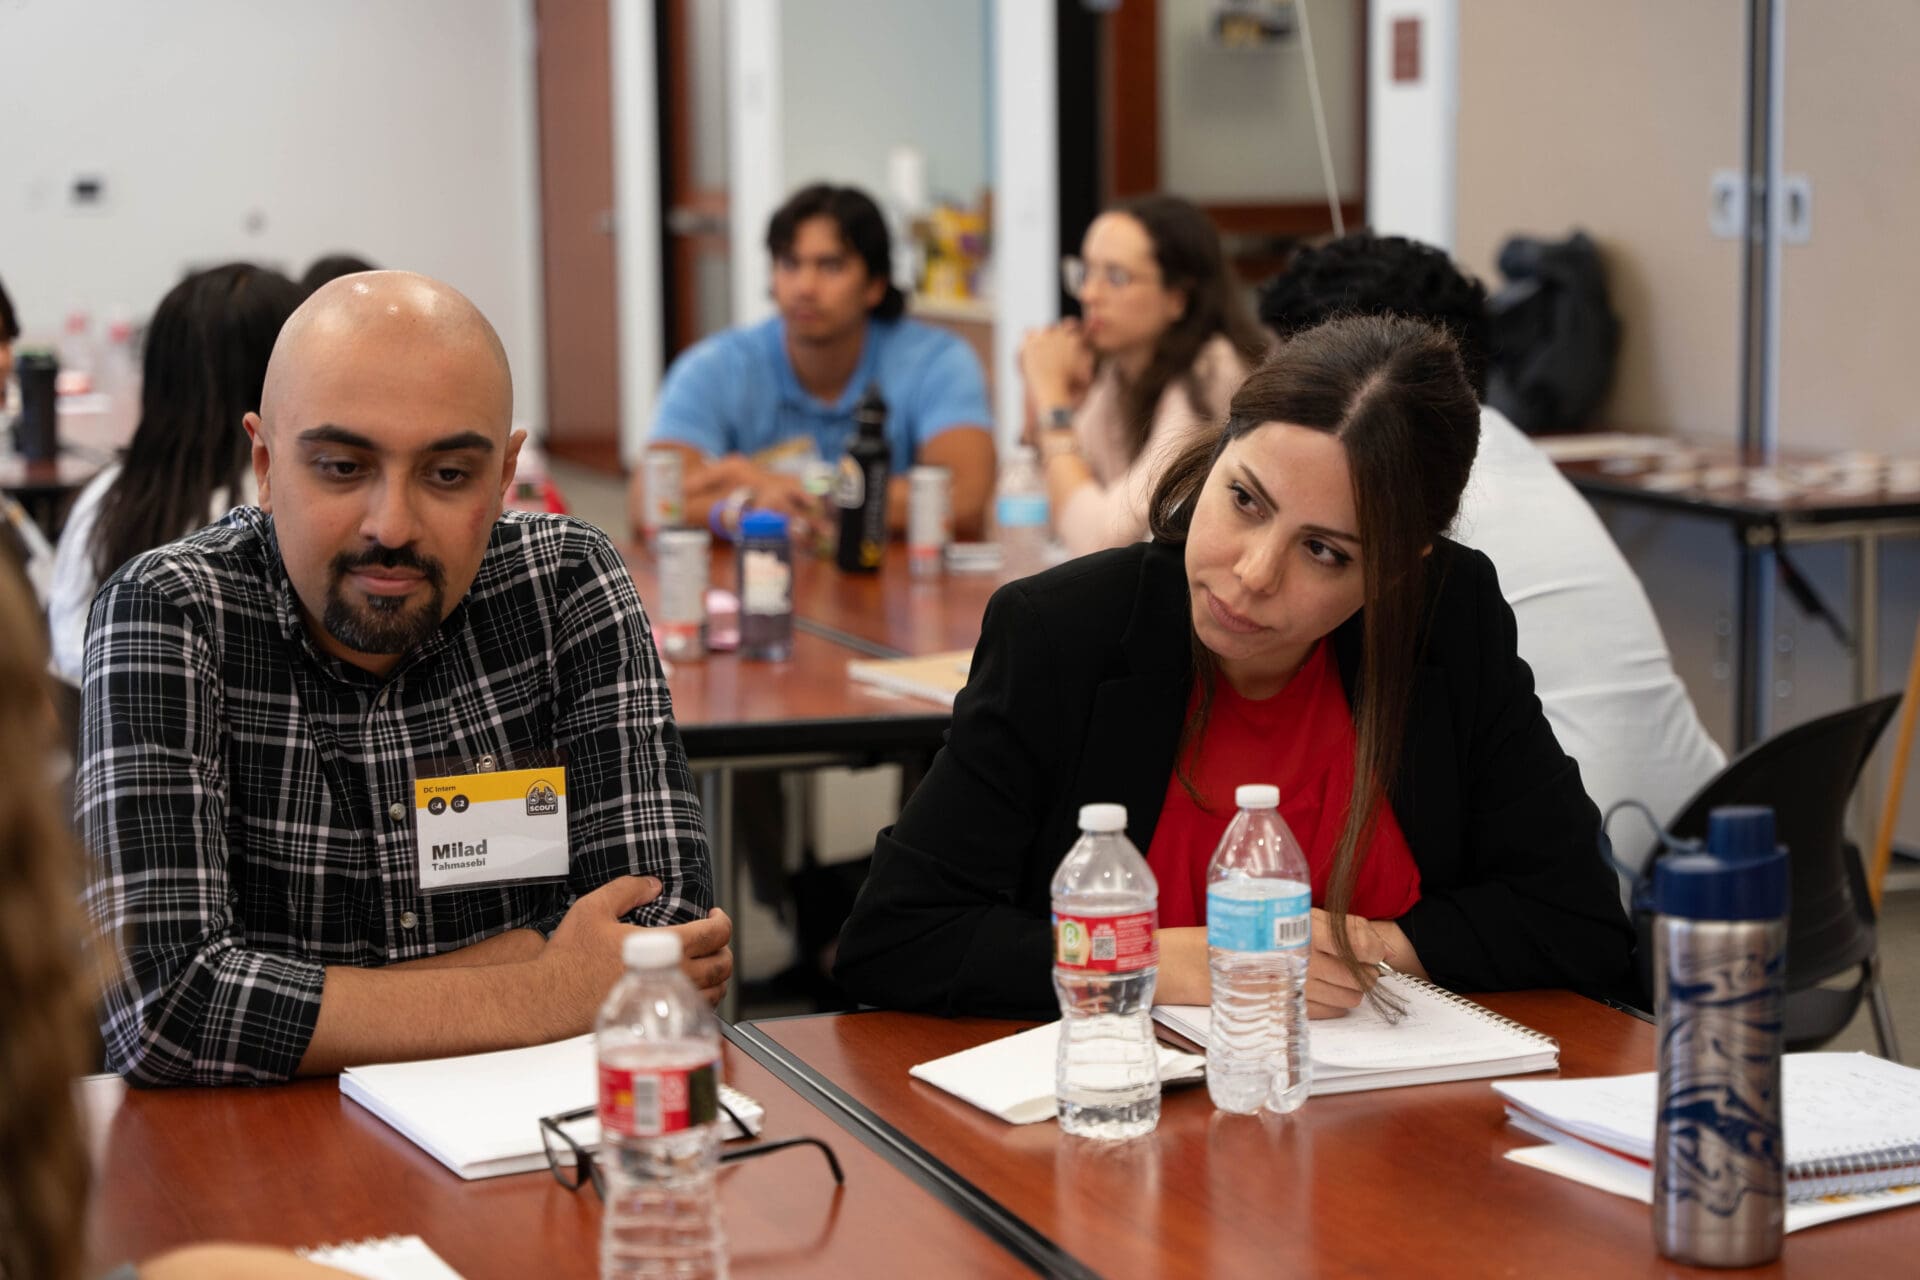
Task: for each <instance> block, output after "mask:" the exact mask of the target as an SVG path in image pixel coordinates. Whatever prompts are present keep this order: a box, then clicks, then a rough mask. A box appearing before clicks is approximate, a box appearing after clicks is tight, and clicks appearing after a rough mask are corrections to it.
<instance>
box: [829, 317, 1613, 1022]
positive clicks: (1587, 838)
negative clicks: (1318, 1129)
mask: <svg viewBox="0 0 1920 1280" xmlns="http://www.w3.org/2000/svg"><path fill="white" fill-rule="evenodd" d="M1478 417H1479V410H1478V405H1477V404H1476V402H1475V400H1474V396H1473V393H1472V391H1471V389H1470V388H1469V387H1468V385H1467V382H1466V379H1465V377H1464V376H1463V374H1462V372H1461V368H1460V360H1459V356H1458V354H1457V352H1456V351H1455V349H1454V346H1453V344H1452V342H1451V341H1450V340H1449V339H1448V338H1447V337H1446V336H1445V335H1444V334H1442V333H1441V332H1440V331H1438V330H1435V329H1432V328H1429V327H1427V326H1425V325H1421V324H1417V323H1414V322H1411V321H1405V320H1395V319H1383V318H1355V319H1343V320H1334V321H1331V322H1329V323H1327V324H1324V325H1321V326H1319V327H1317V328H1314V329H1311V330H1308V331H1306V332H1304V333H1301V334H1299V335H1298V336H1296V337H1294V338H1293V339H1292V340H1291V341H1289V342H1288V343H1286V344H1285V345H1284V346H1283V347H1281V348H1280V349H1278V350H1277V351H1275V353H1274V354H1273V355H1272V356H1270V357H1269V358H1268V359H1267V361H1266V363H1265V364H1263V365H1262V366H1261V367H1260V368H1259V369H1258V370H1256V371H1255V372H1254V373H1253V374H1252V375H1251V376H1250V377H1248V379H1247V380H1246V382H1245V383H1244V384H1243V385H1242V386H1241V388H1240V390H1239V391H1238V392H1237V393H1236V394H1235V395H1234V397H1233V402H1232V405H1231V408H1230V410H1229V413H1228V416H1227V421H1226V425H1225V428H1224V429H1223V430H1221V431H1220V432H1218V433H1217V434H1216V435H1215V436H1213V437H1212V438H1206V439H1201V440H1198V441H1196V442H1195V443H1194V444H1193V446H1192V447H1191V448H1189V449H1188V450H1187V451H1186V453H1185V454H1183V455H1182V456H1181V457H1180V458H1179V459H1177V460H1176V461H1175V462H1174V463H1173V464H1172V465H1171V466H1170V467H1168V469H1167V471H1166V473H1165V475H1164V477H1163V478H1162V480H1161V482H1160V484H1159V486H1158V487H1157V489H1156V490H1155V492H1154V494H1153V497H1152V501H1151V505H1150V518H1151V525H1152V532H1153V539H1154V540H1153V541H1152V542H1150V543H1145V544H1139V545H1135V546H1130V547H1126V548H1122V549H1119V550H1114V551H1108V552H1105V553H1102V554H1100V555H1095V556H1088V557H1086V558H1084V559H1081V560H1078V561H1074V562H1072V563H1069V564H1065V565H1062V566H1060V567H1058V568H1056V569H1053V570H1050V571H1048V572H1047V573H1043V574H1040V575H1038V576H1036V577H1033V578H1029V579H1026V580H1024V581H1020V582H1015V583H1012V584H1010V585H1009V586H1007V587H1005V588H1003V589H1002V590H1001V591H999V592H998V593H996V595H995V596H994V599H993V601H992V603H991V604H990V605H989V606H988V609H987V614H986V618H985V620H984V623H983V629H982V634H981V639H980V644H979V647H978V648H977V650H976V651H975V656H974V664H973V671H972V674H971V676H970V677H969V680H968V684H967V687H966V689H965V690H964V691H963V692H962V693H961V694H960V697H959V699H958V700H957V701H956V702H955V704H954V719H953V727H952V730H951V732H950V734H949V736H948V741H947V746H946V748H945V750H943V751H942V752H941V754H940V755H939V756H938V757H937V758H936V759H935V761H934V765H933V768H932V770H931V771H930V772H929V773H928V775H927V777H926V779H925V781H924V782H923V783H922V784H921V786H920V787H919V789H918V790H916V791H915V792H914V794H913V796H912V798H911V799H910V800H909V802H908V804H907V806H906V808H905V810H904V812H903V813H902V814H901V817H900V821H899V822H898V824H897V825H895V826H894V827H893V828H891V829H890V830H887V831H883V832H882V833H881V834H880V838H879V842H878V845H877V847H876V849H875V852H874V864H873V872H872V874H871V876H870V877H869V879H868V881H867V885H866V887H865V889H864V890H863V891H862V893H861V896H860V900H859V903H858V904H857V905H856V907H855V909H854V913H853V916H852V918H851V919H850V920H849V922H848V924H847V928H846V931H845V933H844V935H843V938H842V941H841V946H840V953H839V967H838V973H839V976H840V979H841V981H842V982H843V984H844V985H845V986H846V988H847V990H848V992H849V993H850V994H851V995H853V996H855V997H856V998H858V999H861V1000H865V1001H870V1002H872V1003H876V1004H883V1005H890V1006H894V1007H905V1008H916V1009H932V1010H936V1011H942V1012H949V1013H985V1014H1003V1015H1013V1016H1027V1017H1044V1016H1050V1014H1051V1012H1052V1010H1053V1007H1054V996H1053V990H1052V986H1051V981H1050V974H1051V966H1050V956H1051V944H1050V936H1049V928H1048V897H1047V893H1048V882H1049V880H1050V878H1051V877H1052V874H1053V871H1054V868H1055V867H1056V865H1057V864H1058V862H1059V860H1060V858H1061V856H1062V855H1063V854H1064V853H1065V852H1066V850H1067V848H1068V847H1069V846H1070V845H1071V844H1072V843H1073V840H1074V838H1075V835H1076V828H1075V815H1076V813H1077V812H1078V809H1079V806H1080V805H1082V804H1085V803H1092V802H1099V801H1117V802H1119V803H1122V804H1124V805H1126V807H1127V812H1128V832H1129V834H1130V836H1131V837H1132V839H1133V841H1134V843H1135V844H1136V845H1138V846H1139V847H1140V848H1142V849H1143V850H1146V851H1147V856H1148V861H1149V863H1150V864H1151V865H1152V867H1153V869H1154V872H1155V874H1156V876H1157V878H1158V880H1159V883H1160V925H1161V930H1160V939H1159V940H1160V976H1159V984H1158V992H1157V998H1158V999H1160V1000H1162V1001H1166V1002H1171V1003H1205V1002H1206V1001H1207V998H1208V975H1207V953H1206V937H1205V929H1204V925H1205V904H1206V893H1205V876H1206V864H1207V861H1208V859H1209V858H1210V857H1211V855H1212V853H1213V850H1214V846H1215V844H1216V843H1217V842H1218V840H1219V837H1220V835H1221V833H1222V832H1223V830H1224V829H1225V826H1226V824H1227V822H1228V821H1229V820H1230V819H1231V818H1232V816H1233V802H1232V797H1233V791H1234V787H1235V786H1236V785H1238V784H1240V783H1247V782H1264V783H1277V784H1278V785H1279V787H1280V793H1281V808H1282V812H1283V813H1284V814H1285V816H1286V818H1287V820H1288V823H1289V825H1291V826H1292V827H1293V829H1294V831H1295V832H1296V834H1298V835H1299V836H1300V837H1301V841H1302V844H1303V845H1304V846H1305V848H1306V852H1307V857H1308V862H1309V865H1310V867H1311V869H1312V872H1313V891H1314V892H1313V898H1314V903H1315V906H1316V908H1317V910H1316V912H1315V917H1314V940H1313V954H1312V959H1311V961H1310V964H1309V969H1308V982H1307V1000H1308V1006H1309V1012H1310V1013H1312V1014H1313V1015H1314V1016H1319V1017H1326V1016H1336V1015H1338V1014H1341V1013H1344V1012H1345V1011H1346V1010H1347V1009H1350V1008H1352V1007H1354V1006H1355V1005H1357V1004H1358V1003H1359V1002H1360V1001H1361V1000H1362V999H1363V998H1365V994H1366V992H1367V991H1368V990H1369V989H1370V986H1371V983H1372V975H1373V974H1374V973H1377V969H1376V968H1375V967H1374V966H1373V963H1372V962H1375V961H1380V960H1384V961H1386V962H1387V963H1389V964H1391V965H1392V966H1393V967H1395V968H1397V969H1401V970H1405V971H1408V972H1412V973H1417V974H1423V975H1426V976H1430V977H1431V978H1433V979H1434V980H1435V981H1437V982H1439V983H1441V984H1442V985H1445V986H1448V987H1452V988H1455V989H1459V990H1469V991H1472V990H1498V989H1510V988H1518V987H1572V988H1576V989H1582V990H1589V991H1603V990H1613V989H1616V987H1617V986H1618V985H1619V984H1621V983H1623V982H1624V981H1625V980H1626V979H1627V975H1628V968H1629V953H1630V948H1631V935H1630V931H1629V929H1628V926H1627V922H1626V919H1625V918H1624V916H1623V915H1622V913H1621V910H1620V902H1619V897H1618V895H1617V892H1616V889H1615V884H1614V879H1613V874H1612V872H1611V871H1609V870H1608V869H1607V867H1606V865H1605V863H1603V862H1602V861H1601V859H1600V857H1599V855H1598V853H1597V851H1596V848H1595V836H1596V834H1597V832H1598V829H1599V815H1598V813H1597V812H1596V811H1595V809H1594V807H1593V804H1592V802H1591V801H1590V800H1589V799H1588V798H1587V796H1586V793H1585V791H1584V790H1583V789H1582V788H1581V784H1580V775H1579V770H1578V768H1577V767H1576V766H1575V765H1574V763H1573V762H1572V761H1571V760H1570V759H1568V758H1567V756H1566V754H1565V753H1564V752H1563V751H1561V750H1560V747H1559V744H1558V743H1557V742H1555V740H1554V737H1553V731H1552V729H1551V728H1549V727H1548V724H1547V722H1546V719H1545V717H1544V716H1543V715H1542V713H1541V710H1540V703H1539V700H1538V699H1537V698H1536V697H1535V696H1534V694H1533V687H1532V677H1531V675H1530V673H1529V672H1528V670H1527V666H1526V664H1525V663H1524V662H1523V661H1521V659H1520V657H1519V655H1518V653H1517V652H1516V650H1515V632H1514V621H1513V613H1512V611H1511V610H1510V609H1509V608H1508V606H1507V604H1506V602H1505V601H1504V600H1502V599H1501V596H1500V591H1499V583H1498V581H1497V579H1496V577H1495V574H1494V570H1493V566H1492V564H1491V563H1490V562H1489V561H1488V560H1487V559H1486V557H1485V556H1483V555H1480V554H1479V553H1478V552H1475V551H1471V550H1469V549H1467V548H1464V547H1461V546H1458V545H1456V544H1454V543H1452V542H1450V541H1448V540H1447V539H1446V538H1445V537H1444V536H1443V535H1444V533H1445V531H1446V529H1447V528H1448V527H1449V525H1450V524H1451V522H1452V520H1453V518H1454V516H1455V514H1456V512H1457V510H1458V508H1459V502H1460V493H1461V490H1462V488H1463V487H1464V485H1465V483H1466V478H1467V473H1468V470H1469V468H1470V466H1471V465H1472V462H1473V456H1474V450H1475V445H1476V441H1477V438H1478Z"/></svg>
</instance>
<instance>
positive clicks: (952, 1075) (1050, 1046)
mask: <svg viewBox="0 0 1920 1280" xmlns="http://www.w3.org/2000/svg"><path fill="white" fill-rule="evenodd" d="M1059 1045H1060V1024H1059V1023H1058V1022H1049V1023H1047V1024H1046V1025H1045V1026H1042V1027H1035V1028H1033V1029H1032V1030H1031V1031H1020V1032H1016V1033H1014V1034H1013V1035H1010V1036H1002V1037H1001V1038H1000V1039H998V1040H989V1041H987V1043H985V1044H979V1045H975V1046H974V1047H973V1048H971V1049H962V1050H961V1051H960V1052H959V1053H950V1054H948V1055H947V1056H946V1057H944V1058H935V1059H934V1060H933V1061H932V1062H922V1063H920V1064H919V1065H918V1066H916V1067H913V1068H911V1069H909V1070H908V1072H907V1074H908V1075H910V1076H912V1077H913V1078H914V1079H916V1080H924V1081H926V1082H927V1083H928V1084H930V1085H933V1086H934V1087H936V1088H940V1089H945V1090H946V1091H947V1092H948V1093H950V1094H952V1095H953V1096H954V1097H956V1098H959V1099H960V1100H961V1101H963V1102H971V1103H972V1104H973V1105H974V1106H976V1107H978V1108H980V1109H981V1110H982V1111H986V1112H991V1113H992V1114H993V1115H996V1116H999V1117H1000V1118H1001V1119H1002V1120H1005V1121H1007V1122H1009V1123H1011V1124H1037V1123H1039V1122H1040V1121H1042V1120H1051V1119H1053V1118H1054V1114H1055V1106H1054V1098H1053V1071H1054V1057H1055V1055H1056V1054H1057V1053H1058V1052H1059ZM1158 1048H1159V1051H1160V1082H1161V1083H1162V1084H1170V1083H1174V1082H1176V1081H1181V1080H1198V1079H1200V1078H1201V1076H1202V1075H1204V1074H1205V1072H1206V1066H1207V1060H1206V1059H1205V1058H1203V1057H1201V1056H1200V1055H1199V1054H1197V1053H1181V1052H1180V1051H1179V1050H1177V1049H1169V1048H1168V1047H1167V1046H1166V1045H1164V1044H1163V1045H1159V1046H1158Z"/></svg>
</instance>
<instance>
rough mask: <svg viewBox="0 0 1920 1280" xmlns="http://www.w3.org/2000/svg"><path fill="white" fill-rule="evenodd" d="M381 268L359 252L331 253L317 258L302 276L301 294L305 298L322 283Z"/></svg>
mask: <svg viewBox="0 0 1920 1280" xmlns="http://www.w3.org/2000/svg"><path fill="white" fill-rule="evenodd" d="M379 269H380V268H378V267H376V266H374V265H373V264H372V263H371V262H368V261H367V260H366V259H365V258H362V257H360V256H359V255H358V254H352V253H329V254H327V255H326V256H325V257H321V258H315V259H314V260H313V265H312V266H310V267H308V268H307V274H305V275H303V276H301V277H300V296H301V297H303V298H304V297H306V296H308V295H309V294H311V293H312V292H313V291H314V290H315V289H318V288H319V287H320V286H321V285H323V284H328V283H331V282H332V281H334V280H338V279H339V278H340V277H341V276H356V275H359V274H360V273H361V272H362V271H378V270H379Z"/></svg>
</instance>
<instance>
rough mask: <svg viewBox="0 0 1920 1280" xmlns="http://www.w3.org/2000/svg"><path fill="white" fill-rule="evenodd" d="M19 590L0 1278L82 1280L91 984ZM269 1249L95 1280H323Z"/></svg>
mask: <svg viewBox="0 0 1920 1280" xmlns="http://www.w3.org/2000/svg"><path fill="white" fill-rule="evenodd" d="M36 612H37V611H36V610H35V609H34V608H33V604H32V601H31V599H30V598H29V596H28V594H27V591H26V589H25V586H24V584H23V583H22V582H21V581H20V579H19V577H18V576H17V575H15V574H14V573H13V572H12V571H11V570H9V569H7V568H6V567H5V566H3V565H0V772H4V775H5V776H6V777H7V778H9V779H12V780H13V785H11V786H8V787H5V788H0V1151H5V1152H6V1153H7V1157H6V1159H4V1160H0V1276H4V1277H7V1280H81V1278H82V1277H83V1276H86V1275H88V1274H89V1272H88V1270H87V1258H86V1219H87V1196H88V1184H89V1182H90V1180H91V1179H90V1171H89V1167H88V1157H87V1139H86V1133H85V1128H84V1125H83V1122H82V1117H81V1112H80V1106H79V1102H78V1098H77V1096H76V1093H75V1090H74V1082H75V1080H77V1079H78V1078H79V1077H80V1076H82V1075H85V1074H86V1073H87V1072H89V1071H92V1070H95V1069H97V1067H98V1061H97V1059H98V1054H99V1045H98V1041H97V1039H96V1038H95V1036H94V1034H93V1030H92V1023H93V1003H94V1000H95V998H96V996H97V994H98V984H97V983H96V982H95V981H94V979H93V977H92V975H91V974H90V973H89V971H88V967H87V958H88V956H89V955H90V954H91V951H90V949H89V947H88V946H87V945H86V943H85V939H86V937H87V933H86V928H85V925H84V924H83V922H82V918H81V914H80V910H79V906H78V898H79V892H80V867H81V856H80V852H79V850H78V849H77V848H75V847H74V845H73V843H72V838H71V837H70V836H69V835H68V832H67V827H66V823H65V822H64V821H63V819H62V818H61V816H60V814H59V813H58V812H57V809H56V802H55V800H54V793H53V790H52V789H51V788H48V787H42V786H37V785H34V783H35V780H36V779H38V778H39V777H41V776H44V775H45V774H46V773H47V772H48V769H49V767H50V758H51V754H52V743H53V737H54V721H53V712H52V708H51V703H50V701H49V690H48V687H47V680H46V675H45V672H46V649H45V646H44V645H42V644H41V642H40V637H39V636H38V634H36V631H35V627H34V618H35V615H36ZM345 1274H346V1273H345V1272H340V1271H335V1270H334V1269H333V1268H331V1267H322V1266H318V1265H316V1264H314V1263H311V1262H304V1261H301V1260H300V1259H298V1258H295V1257H293V1256H291V1255H290V1254H285V1253H282V1252H280V1251H278V1250H274V1249H262V1248H257V1247H253V1246H245V1245H198V1246H193V1247H189V1248H185V1249H178V1250H175V1251H173V1252H170V1253H167V1254H165V1255H163V1256H161V1257H157V1258H154V1259H151V1260H150V1261H148V1262H146V1263H145V1264H143V1265H139V1266H135V1265H133V1264H126V1265H124V1266H121V1267H119V1268H117V1269H115V1270H113V1271H111V1272H109V1273H107V1276H106V1280H136V1278H138V1280H229V1278H231V1280H241V1278H242V1277H257V1278H258V1280H302V1278H304V1277H312V1278H313V1280H324V1278H325V1277H329V1276H331V1277H340V1276H344V1275H345Z"/></svg>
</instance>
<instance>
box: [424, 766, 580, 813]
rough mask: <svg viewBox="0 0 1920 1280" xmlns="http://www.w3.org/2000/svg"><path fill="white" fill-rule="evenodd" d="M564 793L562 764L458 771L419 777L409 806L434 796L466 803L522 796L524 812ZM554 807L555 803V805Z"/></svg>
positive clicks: (532, 809)
mask: <svg viewBox="0 0 1920 1280" xmlns="http://www.w3.org/2000/svg"><path fill="white" fill-rule="evenodd" d="M566 794H567V772H566V770H565V769H563V768H550V769H509V770H507V771H505V772H503V773H462V774H457V775H454V776H452V777H447V778H420V779H418V780H416V781H415V782H414V784H413V807H414V808H416V809H425V808H427V807H428V806H429V805H431V804H432V803H433V801H435V800H439V801H440V802H441V803H442V804H451V803H452V801H453V800H454V798H455V797H456V796H457V797H462V798H463V799H464V801H465V803H463V804H461V805H460V806H458V807H459V808H461V809H464V808H466V807H467V805H468V804H489V803H492V802H494V801H497V800H525V801H527V802H528V806H529V807H528V812H529V813H534V812H538V810H539V807H541V806H544V805H545V804H546V803H548V802H552V801H558V799H559V798H560V797H561V796H564V795H566ZM556 807H557V805H556Z"/></svg>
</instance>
